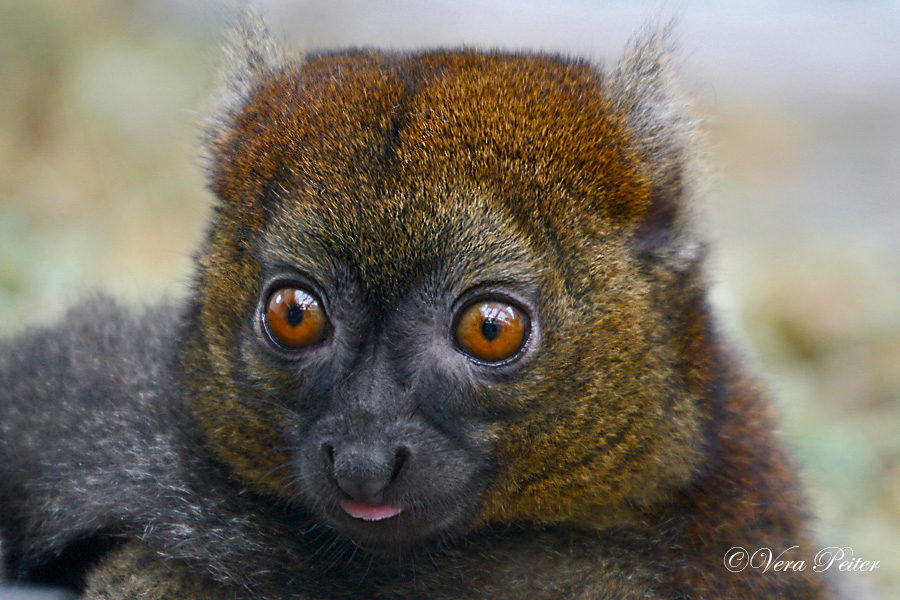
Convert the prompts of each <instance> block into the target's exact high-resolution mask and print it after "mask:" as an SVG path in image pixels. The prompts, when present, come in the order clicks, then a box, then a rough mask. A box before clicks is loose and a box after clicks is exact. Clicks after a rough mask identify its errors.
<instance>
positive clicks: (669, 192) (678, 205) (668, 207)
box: [609, 24, 703, 270]
mask: <svg viewBox="0 0 900 600" xmlns="http://www.w3.org/2000/svg"><path fill="white" fill-rule="evenodd" d="M671 30H672V26H671V24H670V25H668V26H665V27H662V28H651V27H647V28H645V30H644V31H642V32H640V33H639V35H638V36H637V37H636V38H635V39H634V40H633V41H632V43H631V44H630V47H629V51H628V52H627V53H626V55H625V57H624V58H623V59H622V60H621V61H620V62H619V64H618V65H617V66H616V68H615V69H614V70H613V72H612V74H611V76H610V88H609V89H610V95H611V99H612V102H613V111H614V114H618V115H623V117H624V119H625V125H626V128H627V130H628V132H629V138H630V144H631V146H632V149H633V150H634V152H635V154H636V156H637V158H638V161H639V163H640V168H641V171H642V172H643V174H644V176H645V177H646V178H647V180H648V181H649V182H650V185H651V196H650V206H649V208H648V210H647V212H646V214H645V216H644V217H643V221H642V223H641V224H640V225H639V226H638V227H637V229H636V232H635V240H634V241H635V245H636V247H637V249H638V251H639V253H641V254H643V255H645V256H654V257H656V258H659V259H662V260H663V262H667V263H672V264H671V266H672V267H674V268H676V269H677V270H682V269H684V268H691V265H693V264H695V263H696V262H697V261H698V260H699V259H700V258H701V256H702V254H703V245H702V244H701V243H699V242H698V241H697V239H696V238H695V236H694V234H693V231H692V230H691V228H690V225H689V223H690V222H691V221H692V220H691V219H689V218H688V216H687V214H686V213H688V212H689V210H690V204H689V201H690V199H691V196H693V195H694V193H695V191H696V190H695V188H696V182H697V179H698V177H697V170H698V165H699V146H700V144H699V140H698V138H699V135H698V132H697V126H696V122H695V120H694V119H693V118H692V117H691V116H690V104H689V102H688V100H687V98H686V97H685V96H684V95H683V94H682V93H681V91H680V90H679V88H678V85H677V83H676V78H675V76H674V69H673V67H672V61H673V57H674V56H675V44H674V42H673V39H672V38H673V35H672V31H671Z"/></svg>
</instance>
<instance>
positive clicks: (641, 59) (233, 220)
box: [208, 19, 687, 256]
mask: <svg viewBox="0 0 900 600" xmlns="http://www.w3.org/2000/svg"><path fill="white" fill-rule="evenodd" d="M238 29H239V30H240V31H239V33H238V35H237V39H236V41H235V44H234V48H236V49H233V51H232V54H233V55H234V60H235V61H236V62H237V63H238V64H239V68H237V69H236V74H235V75H232V76H231V78H230V80H229V81H230V83H229V85H228V87H227V89H228V90H229V92H228V93H227V94H225V96H224V97H225V99H226V101H225V103H224V105H223V107H221V108H220V110H219V112H218V114H217V115H216V116H215V118H214V119H213V121H212V125H211V127H210V128H209V136H208V147H209V151H210V157H211V161H210V166H211V186H212V188H213V190H214V191H215V192H216V194H217V195H218V196H219V198H220V199H221V201H222V203H221V206H220V208H221V211H220V215H221V221H222V222H221V223H220V226H221V227H222V228H223V229H236V230H237V231H236V232H235V233H236V234H238V235H240V232H241V231H259V230H262V229H263V228H264V227H265V226H266V224H267V223H269V222H271V217H272V215H273V214H275V213H279V212H280V213H284V212H285V211H290V212H302V211H310V212H314V213H316V214H318V215H321V216H322V218H324V219H325V221H328V222H326V223H323V224H322V228H321V229H322V231H324V232H326V233H327V232H328V231H330V232H331V233H332V234H333V235H336V236H340V237H342V238H343V239H353V243H361V244H365V240H366V239H367V238H370V239H373V240H379V241H381V242H382V243H384V242H385V241H390V242H391V247H392V248H394V249H396V248H399V247H403V244H398V243H395V242H397V240H396V239H395V238H397V237H398V236H399V237H403V236H407V237H409V234H410V232H421V231H425V230H435V229H436V228H439V227H438V226H436V225H435V224H436V223H441V222H446V221H452V220H453V218H454V215H453V214H452V213H454V212H455V213H459V212H460V210H463V211H464V210H465V207H466V197H467V196H468V197H469V198H470V199H471V209H472V211H473V212H477V211H479V210H483V209H484V207H485V206H486V205H487V206H488V207H489V209H490V210H492V211H494V212H495V213H497V215H499V217H498V216H497V215H495V217H494V218H502V219H503V220H504V221H509V220H511V221H513V222H514V223H515V229H516V230H518V231H521V232H522V234H523V235H524V236H525V237H528V238H533V237H538V238H542V241H543V243H546V242H547V239H546V238H547V237H548V236H550V237H552V238H564V237H566V235H567V232H570V231H572V230H573V229H575V230H578V231H579V233H580V234H581V235H582V236H583V235H584V234H585V233H588V234H590V233H592V232H593V231H594V230H595V229H598V230H600V231H602V232H603V233H604V234H609V233H615V232H621V231H622V230H623V228H626V229H627V228H629V227H632V226H633V225H635V224H636V223H638V222H640V221H641V220H642V219H644V217H645V216H646V215H648V214H651V215H652V214H653V213H654V212H658V211H659V210H660V209H659V207H658V206H654V202H656V203H657V204H658V199H659V198H661V197H662V198H666V199H667V202H668V201H671V200H672V199H676V200H677V198H678V197H680V191H681V190H680V189H677V190H674V191H673V190H667V189H666V187H667V186H668V187H673V188H674V187H678V186H680V184H681V177H680V174H681V167H682V163H683V160H682V159H683V156H682V155H683V154H684V148H685V147H686V146H687V144H682V143H681V142H682V141H683V140H682V139H681V137H680V136H679V135H678V132H679V131H680V130H681V129H687V128H686V127H680V125H679V124H680V123H682V122H684V123H686V120H685V119H683V117H682V116H681V115H682V114H683V111H681V110H673V107H675V106H677V101H676V100H675V99H674V97H673V95H672V94H670V93H668V91H667V86H668V83H667V78H666V76H665V69H663V68H662V65H663V62H664V56H665V52H664V51H663V43H662V42H661V39H662V38H660V37H653V36H650V37H648V38H646V39H645V41H644V42H643V43H641V44H638V45H636V47H635V49H634V50H633V52H632V53H631V55H630V57H629V58H627V59H625V60H624V61H622V63H620V65H619V67H618V68H617V69H615V70H614V71H613V72H612V73H610V74H604V73H602V72H601V71H600V70H599V69H597V68H595V67H593V66H591V65H590V64H587V63H584V62H580V61H570V60H566V59H563V58H561V57H557V56H547V55H532V54H509V53H499V52H493V53H481V52H474V51H469V50H460V51H449V52H448V51H436V52H422V53H413V54H400V53H382V52H375V51H348V52H339V53H323V54H316V55H311V56H308V57H305V58H304V59H303V60H288V59H285V58H284V53H283V52H281V51H280V50H279V49H278V48H277V46H276V45H275V44H273V43H272V42H271V41H269V39H268V37H267V35H266V33H265V31H264V30H263V29H262V26H261V25H259V24H258V23H257V22H256V21H253V20H252V19H251V20H250V21H246V20H245V22H243V23H242V24H241V25H240V26H239V28H238ZM663 130H665V131H666V135H665V136H660V135H659V132H660V131H663ZM673 132H674V134H673ZM685 137H686V136H685ZM461 198H462V202H461ZM663 209H664V210H669V209H668V207H663ZM456 216H463V217H467V216H468V215H458V214H457V215H456ZM666 218H667V219H668V216H666ZM463 220H465V219H463ZM489 221H490V219H488V220H486V223H485V224H486V225H487V224H488V222H489ZM585 229H587V231H585ZM232 237H234V236H232ZM434 242H435V240H431V241H430V244H431V246H434ZM550 242H551V243H557V240H555V239H551V240H550ZM412 244H413V240H408V242H407V244H406V245H407V246H410V245H412ZM365 255H366V256H373V255H377V251H376V252H374V253H373V252H369V253H368V254H365Z"/></svg>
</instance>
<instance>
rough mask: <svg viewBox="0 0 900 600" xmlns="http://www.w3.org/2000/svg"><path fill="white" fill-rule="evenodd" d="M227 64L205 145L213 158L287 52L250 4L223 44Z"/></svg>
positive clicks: (282, 65) (285, 61)
mask: <svg viewBox="0 0 900 600" xmlns="http://www.w3.org/2000/svg"><path fill="white" fill-rule="evenodd" d="M223 56H224V65H223V67H222V68H221V69H220V82H219V85H218V89H217V93H216V95H215V97H214V100H213V106H212V109H211V110H210V112H209V116H208V117H207V122H206V128H205V129H206V136H205V138H206V139H205V146H206V148H207V153H208V157H209V158H210V159H211V160H213V159H214V156H213V155H214V151H213V146H214V144H215V141H216V140H217V139H220V138H221V137H222V136H223V135H224V134H225V133H226V132H227V131H228V129H230V128H231V127H232V125H233V124H234V118H235V116H236V115H237V114H239V113H240V112H241V110H242V109H243V108H244V106H245V105H246V103H247V101H248V100H249V99H250V97H251V95H252V94H253V92H254V90H256V89H257V88H259V86H260V85H262V84H263V83H264V82H266V81H267V80H269V79H270V78H272V77H274V76H276V75H277V74H278V73H280V72H281V71H282V70H283V69H284V68H285V67H286V66H287V64H288V62H289V61H288V56H287V52H286V50H285V49H284V47H283V46H282V45H281V43H280V40H277V39H276V38H275V37H274V36H273V35H272V34H271V32H270V31H269V28H268V25H267V24H266V22H265V20H264V19H263V17H262V15H260V14H259V12H258V11H257V10H256V9H255V7H253V6H252V5H247V6H245V7H244V8H243V10H242V11H241V12H240V13H239V14H238V15H237V18H236V19H234V21H233V22H232V23H231V26H230V27H229V29H228V30H227V33H226V36H225V42H224V44H223Z"/></svg>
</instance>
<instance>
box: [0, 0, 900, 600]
mask: <svg viewBox="0 0 900 600" xmlns="http://www.w3.org/2000/svg"><path fill="white" fill-rule="evenodd" d="M265 10H266V12H268V13H270V15H272V18H271V20H272V22H275V23H278V24H279V26H280V29H282V30H283V33H284V35H285V37H286V38H287V39H289V40H290V41H291V42H292V43H293V44H294V46H295V47H296V48H298V49H300V50H302V49H304V48H308V47H321V46H330V45H348V44H353V45H378V46H386V45H390V46H394V47H400V48H411V47H419V46H422V45H434V44H452V45H459V44H462V43H464V44H473V45H478V46H501V47H506V48H538V49H549V50H558V51H563V52H568V53H576V54H583V55H584V54H586V55H588V56H591V57H593V58H595V59H597V60H599V61H601V62H606V63H608V62H611V61H613V60H615V58H616V57H617V56H618V55H619V53H620V52H621V49H622V47H623V46H624V44H625V42H626V41H627V39H628V37H629V36H630V34H631V33H632V32H633V31H635V30H636V29H637V28H638V27H639V26H640V25H641V24H642V23H644V22H646V21H648V20H654V19H658V18H659V15H662V17H663V19H664V20H665V19H667V18H668V17H670V16H674V17H675V18H676V19H677V21H678V25H677V27H676V31H677V33H678V37H679V38H680V40H681V45H682V47H683V57H682V60H681V62H682V63H683V64H682V71H683V73H684V81H685V86H686V87H687V88H688V89H689V90H691V91H692V93H693V94H694V95H695V96H696V97H697V99H698V102H697V109H698V112H700V113H701V114H702V116H703V117H704V120H705V121H704V122H705V127H704V128H705V131H706V133H707V136H708V139H709V142H710V155H711V158H710V163H711V172H712V178H711V179H712V184H711V185H710V186H709V190H708V192H707V193H706V194H705V197H704V198H703V199H702V200H701V203H700V204H701V206H700V210H699V211H698V212H699V215H700V217H701V218H702V219H703V220H704V221H705V222H706V228H707V229H708V231H709V233H710V235H709V237H710V238H711V239H712V240H713V244H714V246H713V248H714V256H713V264H712V265H711V268H710V275H711V278H712V279H713V280H714V282H715V283H716V287H715V300H716V302H717V303H718V305H719V306H720V308H721V309H722V312H723V313H724V315H725V325H726V328H727V329H729V330H730V331H731V332H732V333H733V335H734V337H735V338H736V339H737V340H738V342H739V344H740V345H741V347H742V348H743V349H744V352H745V353H746V354H747V356H748V359H749V360H751V361H753V362H755V363H756V364H757V365H758V366H759V371H760V372H761V373H762V374H763V377H764V378H765V379H766V380H767V381H768V382H769V383H770V386H771V388H772V389H773V393H774V396H775V397H776V398H777V401H778V404H779V406H780V407H781V410H782V414H783V417H784V419H783V421H784V431H785V435H786V437H788V438H789V439H790V440H791V443H792V444H793V445H794V446H795V448H796V450H797V453H798V454H799V455H800V457H801V459H802V461H803V462H804V464H805V473H806V479H807V481H808V483H809V489H810V495H811V496H812V498H813V501H814V503H815V507H816V511H817V513H818V514H819V515H820V516H821V523H820V537H821V539H822V540H823V545H825V542H828V545H831V544H832V543H834V544H839V545H846V546H850V547H852V549H853V552H854V555H855V556H859V557H862V558H863V559H866V560H879V561H881V566H880V567H879V568H878V569H877V570H875V571H874V572H872V573H864V574H861V575H859V576H858V577H857V579H858V580H860V582H861V583H862V584H863V585H864V586H869V587H871V588H875V589H878V590H880V592H881V594H880V595H881V597H882V598H900V191H898V190H900V108H898V107H900V37H898V34H897V32H898V31H900V5H898V3H897V2H858V3H839V2H832V3H814V2H798V3H783V4H777V3H772V2H763V1H762V0H760V1H757V2H749V3H742V4H740V6H737V5H735V6H734V7H730V6H728V5H725V6H722V5H721V3H718V4H717V3H713V2H703V1H695V2H691V1H687V2H682V3H680V4H679V5H678V6H677V7H675V8H673V7H672V6H671V5H667V4H666V3H658V4H653V3H649V2H645V3H635V2H631V3H626V2H610V3H606V4H603V3H599V2H588V1H586V0H581V1H579V0H568V1H561V2H555V3H544V2H536V1H525V2H515V3H513V2H488V1H487V0H483V1H458V2H452V1H450V0H446V1H433V2H412V1H411V0H397V1H393V2H370V1H365V0H359V1H351V0H340V1H332V2H309V1H307V2H294V3H288V2H281V3H277V2H270V3H268V4H267V5H266V7H265ZM222 20H223V11H222V9H221V8H219V7H218V6H217V5H216V3H214V2H206V3H202V5H201V4H198V3H192V2H188V1H186V0H185V1H182V2H178V1H176V0H170V1H162V0H159V1H151V0H145V1H139V0H132V1H113V0H107V1H101V0H83V1H80V2H76V1H68V2H67V1H63V0H57V1H51V0H33V1H30V2H27V1H21V2H16V1H12V0H0V333H6V332H12V331H16V330H18V329H20V328H22V327H23V326H25V325H27V324H32V323H43V322H48V321H51V320H52V319H53V318H54V317H56V316H58V315H59V313H60V312H61V310H62V309H63V308H64V307H65V306H67V305H69V304H71V303H73V302H76V301H77V300H78V299H79V298H81V297H83V296H84V295H85V294H88V293H90V291H91V290H96V289H105V290H109V291H112V292H113V293H115V294H117V295H119V296H123V297H126V298H128V299H130V300H132V301H136V302H152V301H153V300H154V299H157V298H160V297H161V296H175V297H177V296H180V295H183V294H184V293H185V292H186V290H187V286H188V282H189V279H190V260H191V252H192V250H193V248H194V247H195V246H196V244H197V243H198V241H199V239H200V238H201V235H202V231H203V228H204V223H205V220H206V218H207V215H208V210H209V208H208V205H209V202H210V196H209V193H208V192H207V191H206V190H205V188H204V181H203V177H202V167H201V161H200V158H199V157H200V152H199V149H198V143H197V140H198V137H199V132H200V128H201V124H202V120H203V107H204V105H206V104H207V99H208V98H209V97H210V94H211V93H212V91H213V90H214V87H215V82H216V69H217V65H218V64H219V56H218V48H219V39H220V32H221V28H222Z"/></svg>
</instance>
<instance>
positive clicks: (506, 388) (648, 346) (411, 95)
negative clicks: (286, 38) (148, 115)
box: [184, 19, 703, 550]
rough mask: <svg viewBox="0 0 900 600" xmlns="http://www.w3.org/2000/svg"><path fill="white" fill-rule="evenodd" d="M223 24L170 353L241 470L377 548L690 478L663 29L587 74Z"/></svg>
mask: <svg viewBox="0 0 900 600" xmlns="http://www.w3.org/2000/svg"><path fill="white" fill-rule="evenodd" d="M239 29H241V30H242V31H240V32H239V34H240V35H239V36H238V37H239V40H238V41H237V42H236V43H235V45H234V54H235V61H234V62H235V63H236V65H238V66H237V68H236V69H235V72H234V73H233V74H232V76H231V78H230V79H229V82H228V85H227V88H226V93H225V94H224V100H223V101H222V104H221V107H220V109H219V110H218V112H217V114H216V115H215V117H214V119H213V122H212V124H211V126H210V128H209V136H208V149H209V156H210V181H211V188H212V190H213V191H214V192H215V194H216V196H217V197H218V204H217V212H216V215H215V219H214V222H213V225H212V227H211V229H210V233H209V237H208V240H207V242H206V244H205V246H204V248H203V249H202V251H201V253H200V255H199V260H198V263H199V269H198V276H197V288H196V294H195V298H194V307H195V313H194V314H195V319H194V321H193V322H192V325H191V331H190V333H189V339H188V343H187V344H186V349H185V352H184V366H185V369H187V370H188V372H189V373H190V374H191V376H190V377H189V378H188V380H189V381H191V382H192V389H191V395H192V397H191V406H192V408H193V411H194V413H195V414H196V416H197V417H198V419H199V421H200V423H201V425H202V427H203V429H204V432H205V435H206V437H207V440H208V443H209V445H210V447H211V448H212V449H213V450H214V451H215V452H216V453H217V455H218V456H219V457H220V458H221V459H222V460H223V461H224V462H225V463H226V464H227V465H229V466H230V468H231V469H232V470H233V472H234V474H235V476H236V477H237V478H239V479H241V480H243V481H245V482H249V483H250V484H251V485H252V486H253V487H254V488H255V489H256V490H258V491H261V492H263V493H265V494H271V495H273V496H277V497H280V498H282V499H286V500H287V501H289V502H293V503H297V504H298V505H300V506H302V507H304V508H305V509H306V510H309V511H311V512H313V513H314V514H316V515H317V516H318V518H320V519H321V520H323V521H324V522H327V523H328V524H329V525H330V526H332V527H333V528H335V529H337V530H338V531H340V532H342V533H343V534H345V535H346V536H349V537H350V538H352V539H353V540H354V541H356V542H357V543H359V544H361V545H364V546H368V547H370V548H373V549H380V550H390V549H402V548H405V547H408V546H410V545H414V544H419V543H427V542H428V541H429V540H434V539H443V538H446V537H447V536H451V535H454V534H458V533H461V532H464V531H467V530H470V529H472V528H473V527H478V526H481V525H485V524H498V523H499V524H510V523H516V522H521V521H527V522H531V523H537V524H548V525H549V524H562V523H566V524H575V525H578V526H582V527H593V528H597V527H604V526H608V525H610V524H613V523H616V522H622V520H623V519H627V518H628V516H629V515H630V514H632V512H633V511H634V510H636V509H638V508H640V507H647V506H650V505H652V504H654V503H656V502H658V501H660V500H661V499H663V498H666V497H667V496H668V495H669V494H671V493H672V491H673V490H675V489H677V488H678V487H680V486H683V485H685V483H686V482H687V481H688V480H689V479H690V477H691V475H692V473H693V471H694V469H695V468H696V465H697V463H698V460H699V455H700V453H701V444H700V437H701V436H700V433H699V431H700V427H701V421H702V418H701V414H702V411H701V409H700V407H699V406H698V393H697V387H698V385H700V384H699V383H698V381H699V379H700V378H701V377H700V375H697V373H696V372H693V371H692V370H691V368H690V367H689V365H690V364H691V360H692V359H697V358H698V357H696V356H695V357H692V356H690V354H691V352H692V351H693V346H692V344H694V340H696V338H697V336H698V335H700V333H699V332H700V331H701V330H702V329H703V324H702V323H700V322H699V321H698V319H699V320H702V319H701V317H698V316H697V315H698V314H699V313H696V311H695V310H694V309H695V308H696V305H698V303H700V302H701V299H700V296H701V284H700V283H699V282H698V262H699V256H700V254H702V252H700V250H699V248H700V245H699V244H698V243H697V242H696V241H695V240H694V239H693V237H692V235H691V234H690V232H689V231H688V229H687V228H686V227H684V225H683V223H682V216H683V212H684V209H683V207H682V197H683V196H684V195H685V194H686V193H687V189H686V185H687V184H686V181H687V180H686V178H685V176H684V171H685V165H686V161H687V158H688V157H687V153H688V148H689V144H688V138H689V136H690V127H689V123H688V121H687V120H686V119H685V118H684V116H683V111H682V110H681V107H680V106H679V103H678V101H677V100H675V99H673V97H672V95H671V94H670V92H669V91H668V87H669V83H668V81H667V75H666V72H665V69H664V68H663V63H664V61H665V52H664V51H662V50H660V47H661V46H663V45H664V44H663V43H662V42H661V41H660V38H659V37H653V36H650V37H649V38H647V40H645V42H643V43H641V44H637V45H636V46H635V48H634V50H633V52H632V54H631V55H630V56H629V57H628V58H626V59H625V60H624V61H622V63H621V64H620V65H619V67H618V68H617V69H615V70H614V71H613V72H611V73H604V72H602V71H601V70H600V69H598V68H596V67H595V66H592V65H591V64H588V63H585V62H580V61H570V60H566V59H563V58H560V57H556V56H547V55H529V54H508V53H500V52H490V53H481V52H474V51H468V50H461V51H451V52H443V51H437V52H421V53H412V54H400V53H381V52H373V51H349V52H338V53H324V54H314V55H309V56H306V57H305V58H303V59H302V60H293V59H289V58H286V57H285V55H284V53H283V52H282V51H281V50H280V49H279V48H278V47H277V46H276V45H275V44H274V43H273V42H271V40H269V39H268V37H267V35H266V33H265V31H264V28H263V27H262V26H260V25H259V24H258V23H257V22H256V21H254V20H253V19H246V20H245V21H243V23H242V25H241V27H240V28H239ZM692 311H693V312H692ZM689 315H694V317H689ZM697 370H698V369H694V371H697Z"/></svg>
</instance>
